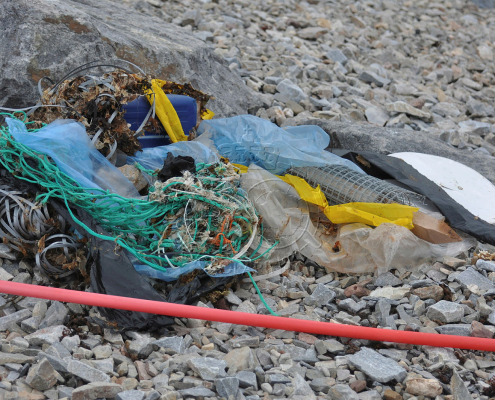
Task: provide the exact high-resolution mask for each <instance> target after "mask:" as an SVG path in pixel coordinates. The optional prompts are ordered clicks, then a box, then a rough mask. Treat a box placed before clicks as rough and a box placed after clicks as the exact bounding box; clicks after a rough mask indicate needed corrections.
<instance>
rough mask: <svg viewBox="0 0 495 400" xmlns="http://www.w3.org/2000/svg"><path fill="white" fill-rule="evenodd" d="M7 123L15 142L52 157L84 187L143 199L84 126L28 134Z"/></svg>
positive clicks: (59, 125)
mask: <svg viewBox="0 0 495 400" xmlns="http://www.w3.org/2000/svg"><path fill="white" fill-rule="evenodd" d="M6 121H7V124H8V126H9V129H10V133H11V134H12V136H13V137H14V138H15V140H16V141H18V142H20V143H22V144H24V145H26V146H29V147H30V148H31V149H33V150H34V151H36V152H39V153H41V154H45V155H47V156H49V157H51V159H52V160H53V161H55V163H56V164H57V166H58V168H60V170H61V171H62V172H64V173H66V174H67V175H68V176H70V177H71V178H72V179H74V180H75V181H76V182H77V183H78V184H79V185H80V186H81V187H83V188H95V189H103V190H109V191H110V192H112V193H116V194H119V195H121V196H123V197H127V198H131V197H140V195H139V193H138V191H137V190H136V188H135V187H134V186H133V185H132V183H131V182H130V181H129V180H128V179H127V178H126V177H125V176H124V175H123V174H122V173H121V172H120V171H119V170H118V169H117V168H116V167H115V166H114V165H112V164H111V163H110V161H108V160H107V159H106V158H105V156H103V155H102V154H101V153H100V152H99V151H98V150H97V149H96V148H95V147H94V146H93V144H92V143H91V139H90V138H89V137H88V135H87V134H86V129H85V128H84V125H82V124H81V123H79V122H75V121H73V120H57V121H54V122H52V123H51V124H48V125H47V126H45V127H44V128H42V129H40V130H39V131H37V132H29V133H28V132H27V130H26V126H25V125H24V123H23V122H21V121H18V120H15V119H12V118H6ZM162 164H163V163H162Z"/></svg>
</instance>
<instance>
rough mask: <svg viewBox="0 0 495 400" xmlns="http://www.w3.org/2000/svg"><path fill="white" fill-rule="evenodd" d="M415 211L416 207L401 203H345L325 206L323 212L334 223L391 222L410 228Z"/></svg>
mask: <svg viewBox="0 0 495 400" xmlns="http://www.w3.org/2000/svg"><path fill="white" fill-rule="evenodd" d="M416 211H418V209H417V208H415V207H410V206H405V205H403V204H380V203H347V204H340V205H337V206H329V207H326V208H325V210H324V213H325V215H326V216H327V217H328V219H329V220H330V221H332V222H333V223H334V224H348V223H354V222H360V223H363V224H366V225H370V226H380V225H381V224H385V223H392V224H395V225H400V226H403V227H405V228H407V229H412V228H413V227H414V226H413V216H414V213H415V212H416Z"/></svg>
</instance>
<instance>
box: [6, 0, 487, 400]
mask: <svg viewBox="0 0 495 400" xmlns="http://www.w3.org/2000/svg"><path fill="white" fill-rule="evenodd" d="M126 3H128V4H131V5H132V6H133V7H134V8H135V9H136V12H143V13H146V14H149V15H155V16H158V17H160V18H162V19H163V20H164V21H167V22H172V23H174V24H178V25H182V26H185V27H186V29H190V30H191V32H192V34H194V35H195V36H197V37H200V38H201V39H203V40H204V41H205V46H210V47H212V48H214V51H215V52H216V53H217V54H219V55H221V56H223V57H224V58H225V59H226V62H227V63H228V64H229V66H230V68H231V69H233V70H236V71H237V72H238V73H239V74H240V76H241V77H242V78H243V79H244V80H245V81H246V84H247V85H248V86H249V87H251V88H252V89H253V90H256V91H259V92H260V93H261V94H262V96H263V98H264V101H265V103H266V107H265V108H264V109H262V110H260V111H259V112H258V115H259V116H261V117H264V118H269V119H271V120H272V121H274V122H276V123H277V124H279V125H288V124H293V123H294V122H295V120H301V119H306V118H312V117H317V118H328V119H334V120H340V121H351V122H358V123H373V124H377V125H380V126H395V127H404V128H406V129H410V130H411V134H412V135H414V131H417V130H423V131H426V132H429V133H430V134H431V135H434V136H438V137H440V138H441V139H442V140H444V141H446V142H448V143H450V144H452V145H453V146H456V147H458V148H459V149H464V151H475V152H480V153H487V154H491V155H495V125H493V122H495V110H494V107H493V101H494V99H495V87H494V86H493V85H494V84H495V76H494V68H493V58H494V50H493V42H494V40H495V29H494V27H495V12H494V10H486V9H485V10H478V9H477V8H476V7H475V6H474V5H473V3H470V2H466V1H455V0H454V1H451V2H447V1H443V2H440V1H439V2H436V3H431V2H427V1H381V2H378V1H375V2H365V1H361V2H350V1H338V2H332V1H327V2H323V1H322V2H317V1H312V2H311V3H306V2H296V1H290V0H288V1H283V2H276V1H268V2H264V1H244V0H237V1H235V2H227V1H219V2H208V1H199V2H198V1H181V2H161V1H160V0H148V1H133V0H126ZM292 118H295V120H294V119H292ZM477 250H478V251H479V250H487V251H488V252H489V253H494V252H495V248H494V247H490V246H481V247H480V248H478V249H477ZM0 256H2V257H6V258H5V259H3V263H2V265H1V268H0V279H6V280H14V281H18V282H27V283H31V282H34V283H36V282H37V281H39V279H40V277H39V276H37V275H36V274H33V268H32V266H31V265H30V264H29V263H26V262H24V261H21V262H20V263H18V262H17V261H15V260H8V258H12V257H11V255H10V254H9V253H5V252H2V253H1V254H0ZM472 256H473V253H472V252H471V253H466V254H461V255H460V256H459V258H458V259H451V258H449V259H441V260H436V261H432V262H431V263H428V264H424V265H423V266H422V267H421V268H419V269H417V270H415V271H414V272H412V273H411V272H409V273H406V274H400V273H399V272H398V271H395V270H392V271H391V272H388V273H386V274H383V275H380V276H378V277H376V276H372V275H363V276H359V277H354V276H346V275H341V274H336V273H327V272H326V271H324V270H323V269H322V268H320V267H319V266H317V265H315V264H314V263H312V262H311V261H309V260H306V259H303V258H298V259H294V260H292V262H291V265H290V269H289V270H288V271H287V273H284V275H283V276H278V277H275V278H271V279H269V280H265V281H261V282H259V286H260V289H261V292H262V293H263V295H264V297H265V299H266V300H267V302H268V304H269V305H270V306H271V307H272V308H274V309H275V310H276V311H277V312H278V313H279V314H280V315H282V316H291V317H292V318H300V319H311V320H320V321H331V322H336V323H345V324H350V325H356V326H357V325H359V326H373V327H387V328H389V329H397V330H414V331H420V332H431V333H438V334H442V333H444V334H455V335H465V336H470V335H471V336H478V337H489V338H492V337H493V335H494V332H495V301H494V298H495V284H494V282H495V263H490V262H478V263H474V262H473V260H472ZM0 261H1V259H0ZM274 268H275V269H276V268H277V267H274ZM0 303H1V307H0V308H1V311H0V312H1V314H0V345H1V353H0V365H1V366H0V378H1V381H0V396H1V397H3V398H4V399H12V400H14V399H18V398H20V399H23V400H42V399H45V398H48V399H62V398H71V397H72V398H73V399H74V400H94V399H97V398H113V397H117V398H118V399H119V400H144V399H146V400H157V399H161V400H172V399H181V398H183V399H201V398H222V397H223V398H227V399H231V398H233V399H247V400H255V399H279V398H280V399H282V398H291V399H301V400H302V399H315V398H320V399H342V400H355V399H361V400H372V399H373V400H374V399H380V398H385V399H387V400H400V399H423V398H436V399H469V398H480V399H488V398H490V397H494V396H495V378H491V377H492V376H494V375H493V372H494V371H495V359H494V358H493V354H491V353H482V352H476V351H464V350H455V349H442V348H428V347H424V346H411V345H398V344H392V343H371V342H368V341H365V340H348V339H344V338H332V337H316V336H312V335H308V334H295V333H294V332H286V331H274V330H270V329H265V330H264V329H257V328H252V327H249V328H248V327H246V326H236V325H231V324H223V323H210V322H207V321H196V320H182V319H176V321H175V322H176V323H175V325H174V326H173V327H171V328H170V332H168V333H167V334H164V333H162V334H161V335H155V334H150V333H146V332H127V333H125V334H121V333H118V332H115V331H112V330H111V329H100V328H98V326H96V325H92V324H86V323H85V320H84V319H82V318H84V317H85V316H87V315H89V316H91V317H94V316H97V313H96V310H94V309H89V308H87V307H81V306H79V305H74V304H67V305H64V304H61V303H58V302H48V301H40V300H36V299H30V298H22V299H21V298H12V297H9V296H5V298H3V300H1V299H0ZM224 304H225V305H227V306H228V307H230V308H231V309H232V310H238V311H244V312H250V313H260V314H266V313H267V310H266V308H265V306H264V305H263V304H262V303H261V301H260V299H259V297H258V296H257V294H256V292H255V289H254V287H253V286H252V284H251V283H242V284H239V285H238V286H236V287H234V288H233V289H232V290H231V291H230V292H229V293H228V295H227V296H226V302H225V303H224ZM201 305H203V306H212V305H211V304H201ZM69 320H70V321H71V322H70V324H69ZM77 321H79V323H77ZM81 321H82V323H81ZM490 379H492V385H490ZM490 387H491V388H492V389H493V390H492V391H490Z"/></svg>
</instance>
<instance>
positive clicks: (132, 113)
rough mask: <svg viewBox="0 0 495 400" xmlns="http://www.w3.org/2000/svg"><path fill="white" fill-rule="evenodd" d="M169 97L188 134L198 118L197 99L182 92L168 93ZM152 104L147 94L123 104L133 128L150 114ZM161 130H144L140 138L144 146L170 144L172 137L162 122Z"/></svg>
mask: <svg viewBox="0 0 495 400" xmlns="http://www.w3.org/2000/svg"><path fill="white" fill-rule="evenodd" d="M167 97H168V99H169V100H170V102H171V103H172V105H173V106H174V108H175V111H176V112H177V115H178V117H179V119H180V123H181V124H182V129H183V131H184V133H185V134H186V135H188V134H189V132H190V131H191V129H192V128H194V127H195V126H196V123H197V118H198V106H197V104H196V100H194V99H193V98H192V97H189V96H183V95H180V94H168V95H167ZM150 108H151V106H150V103H149V101H148V99H147V98H146V97H145V96H140V97H138V98H137V99H136V100H134V101H131V102H130V103H128V104H124V105H123V106H122V110H123V111H125V114H124V118H125V120H126V121H127V123H128V124H131V129H132V130H134V131H135V130H137V129H138V128H139V126H140V125H141V123H142V122H143V121H144V119H145V118H146V115H148V112H149V110H150ZM160 128H161V132H146V131H145V132H144V135H142V136H140V137H139V138H138V140H139V142H140V143H141V146H142V147H143V148H147V147H157V146H165V145H167V144H170V143H171V142H170V139H169V137H168V135H167V133H166V132H165V129H164V128H163V126H162V125H161V124H160Z"/></svg>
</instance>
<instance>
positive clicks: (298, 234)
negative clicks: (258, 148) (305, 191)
mask: <svg viewBox="0 0 495 400" xmlns="http://www.w3.org/2000/svg"><path fill="white" fill-rule="evenodd" d="M241 186H242V188H243V189H244V190H245V191H246V192H247V194H248V197H249V199H250V200H251V201H252V202H253V204H254V206H255V208H256V210H257V211H258V213H259V214H260V215H261V216H262V218H263V236H264V237H265V238H266V239H268V241H267V240H264V241H263V242H262V244H261V247H260V249H259V250H258V254H261V253H263V252H265V251H266V250H268V249H269V248H270V247H271V246H272V245H273V243H274V242H275V241H276V240H279V241H280V243H279V244H278V245H277V246H276V247H275V248H274V249H273V250H272V251H271V252H270V253H269V256H268V260H269V261H270V262H278V261H281V260H283V259H285V258H287V257H288V256H289V255H291V254H292V253H295V252H300V253H301V254H303V255H304V256H306V257H308V258H310V259H311V260H313V261H315V262H317V263H318V264H320V265H322V266H325V265H330V262H331V261H332V259H333V257H334V253H333V251H332V245H333V243H334V242H335V237H334V236H329V235H326V234H325V233H324V230H323V229H317V228H316V227H315V226H314V225H313V223H312V222H311V218H310V208H309V207H310V206H311V205H308V203H306V202H305V201H304V200H302V199H301V198H300V197H299V195H298V193H297V191H296V189H294V188H293V187H292V186H290V185H289V184H287V183H285V182H284V181H282V180H281V179H279V178H277V177H276V176H275V175H273V174H271V173H270V172H268V171H266V170H264V169H262V168H260V167H258V166H256V165H251V166H250V167H249V170H248V172H247V173H245V174H243V175H242V177H241ZM314 207H315V209H317V207H316V206H314ZM258 245H259V240H258V239H256V240H255V241H254V242H253V245H252V246H251V247H252V248H253V249H256V248H257V247H258Z"/></svg>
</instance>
